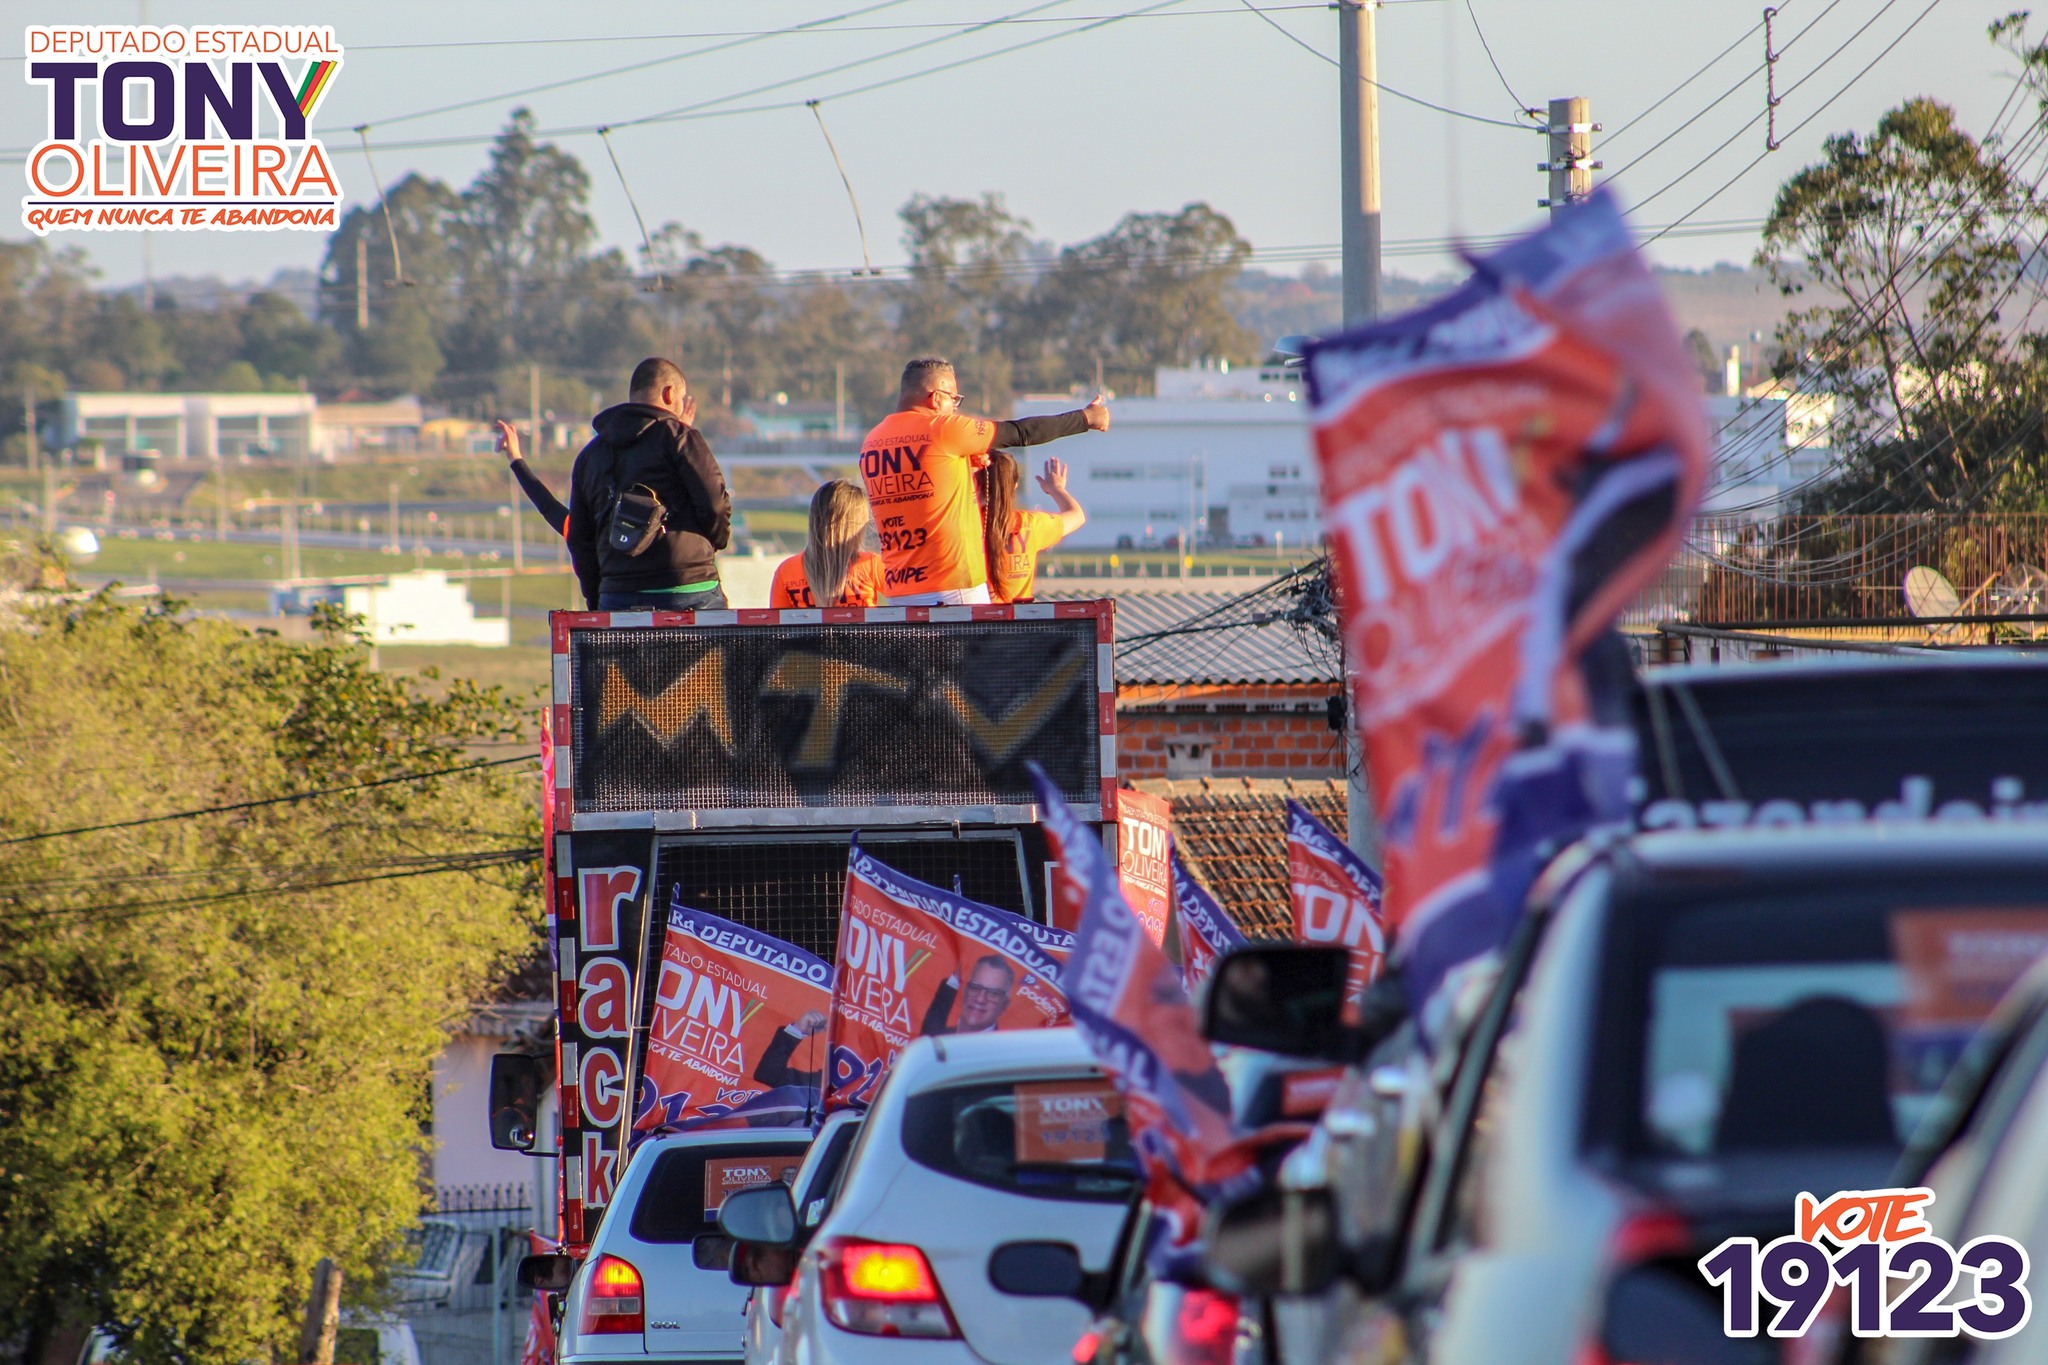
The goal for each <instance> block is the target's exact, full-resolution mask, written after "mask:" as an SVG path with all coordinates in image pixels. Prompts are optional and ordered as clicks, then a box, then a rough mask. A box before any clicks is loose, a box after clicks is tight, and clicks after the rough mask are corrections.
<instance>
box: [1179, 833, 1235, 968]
mask: <svg viewBox="0 0 2048 1365" xmlns="http://www.w3.org/2000/svg"><path fill="white" fill-rule="evenodd" d="M1169 861H1170V863H1171V865H1172V873H1171V875H1172V877H1173V910H1174V916H1175V922H1176V923H1178V924H1179V925H1180V980H1181V985H1183V986H1185V987H1186V988H1187V989H1188V990H1190V991H1192V990H1194V988H1195V986H1196V984H1197V983H1198V982H1200V981H1202V980H1203V979H1204V978H1206V977H1207V976H1208V975H1209V971H1210V969H1211V968H1213V967H1214V966H1215V965H1216V959H1217V958H1219V957H1221V956H1223V955H1224V954H1225V953H1227V952H1229V951H1230V950H1231V949H1233V948H1238V947H1242V946H1243V945H1244V942H1245V937H1244V934H1243V932H1242V931H1240V930H1239V929H1238V927H1237V925H1236V924H1235V923H1233V922H1232V921H1231V918H1230V916H1229V915H1227V914H1225V913H1224V912H1223V907H1222V906H1220V905H1218V904H1217V903H1216V898H1215V897H1214V896H1211V895H1210V894H1209V893H1208V891H1206V890H1205V889H1204V888H1203V886H1202V884H1201V883H1200V882H1198V881H1196V880H1195V879H1194V877H1193V875H1192V874H1190V873H1189V872H1188V869H1187V864H1185V863H1183V862H1182V861H1181V858H1180V846H1179V845H1178V844H1173V845H1170V846H1169Z"/></svg>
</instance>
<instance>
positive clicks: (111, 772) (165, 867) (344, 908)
mask: <svg viewBox="0 0 2048 1365" xmlns="http://www.w3.org/2000/svg"><path fill="white" fill-rule="evenodd" d="M0 690H4V692H5V695H6V696H7V698H8V704H7V706H6V707H5V708H0V736H4V739H0V754H4V757H0V773H4V779H0V781H4V794H5V797H6V800H5V801H4V803H0V841H4V842H0V921H4V922H5V924H6V929H7V932H6V933H5V934H4V935H0V1017H5V1018H6V1019H7V1021H8V1028H7V1034H8V1038H7V1044H6V1046H5V1047H4V1048H0V1238H4V1239H5V1241H6V1244H7V1246H8V1260H9V1266H8V1273H9V1284H8V1292H7V1293H6V1294H0V1339H9V1340H13V1341H15V1342H17V1343H20V1344H21V1345H22V1346H23V1347H24V1348H25V1354H26V1355H27V1356H28V1358H31V1359H33V1358H35V1356H36V1353H37V1352H38V1351H39V1350H40V1349H41V1343H43V1342H45V1341H47V1340H48V1339H49V1333H50V1332H51V1331H52V1329H53V1327H54V1326H55V1325H56V1324H58V1323H59V1322H62V1321H71V1322H80V1323H99V1324H105V1325H106V1326H107V1327H108V1328H109V1329H110V1330H112V1331H113V1333H114V1334H115V1336H116V1337H117V1338H118V1339H119V1341H120V1343H121V1344H122V1346H123V1348H124V1349H125V1350H127V1351H129V1352H132V1353H133V1355H134V1357H135V1358H136V1359H138V1360H140V1361H144V1362H152V1363H153V1362H166V1363H168V1362H179V1363H180V1365H215V1363H216V1362H217V1363H218V1365H231V1363H232V1362H243V1361H249V1360H262V1359H277V1358H280V1357H283V1356H284V1355H285V1354H286V1353H287V1352H288V1351H289V1350H290V1349H291V1346H290V1343H291V1342H292V1340H293V1338H294V1336H295V1332H296V1324H297V1321H298V1315H299V1313H300V1312H301V1311H302V1310H303V1305H304V1300H305V1294H306V1286H307V1282H308V1274H309V1271H310V1268H311V1266H312V1265H313V1263H314V1261H315V1260H316V1259H317V1258H319V1257H321V1256H323V1255H324V1256H332V1257H334V1258H335V1259H336V1261H337V1262H338V1263H339V1264H341V1265H342V1266H343V1268H344V1269H345V1270H346V1271H347V1272H348V1273H349V1274H350V1275H351V1276H352V1277H365V1276H374V1275H375V1274H376V1272H378V1271H379V1270H380V1269H381V1268H383V1267H386V1266H389V1265H391V1264H392V1263H393V1262H394V1259H396V1258H399V1257H401V1256H402V1247H403V1234H404V1231H405V1229H406V1228H407V1226H408V1225H410V1224H411V1223H412V1222H413V1220H414V1219H415V1218H416V1217H417V1215H418V1214H419V1213H420V1211H421V1209H422V1207H423V1203H424V1194H423V1191H422V1188H421V1180H420V1170H421V1165H420V1163H421V1159H422V1155H423V1148H424V1145H425V1142H426V1139H424V1138H423V1137H422V1132H421V1126H420V1125H421V1121H422V1119H423V1118H424V1117H425V1116H424V1114H423V1112H422V1105H423V1102H424V1101H423V1096H424V1093H425V1088H426V1079H427V1075H428V1068H429V1065H430V1063H431V1059H432V1058H433V1057H434V1055H435V1054H436V1053H437V1052H438V1051H439V1049H440V1048H441V1047H442V1045H443V1042H444V1038H445V1029H446V1027H447V1025H448V1023H449V1022H450V1021H452V1020H454V1019H456V1018H459V1017H460V1016H461V1015H462V1013H463V1012H464V1010H465V1009H466V1007H467V1006H468V1005H469V1004H470V1003H471V1002H473V1001H476V1000H479V999H482V998H485V993H486V992H487V991H488V990H489V988H490V987H491V986H492V985H493V983H494V982H495V981H497V980H500V979H502V973H503V971H504V970H505V968H506V966H507V964H509V963H511V962H514V961H516V960H522V959H524V958H525V957H526V956H527V955H528V954H529V953H530V952H531V951H532V948H533V945H534V943H535V924H534V910H535V907H536V906H537V904H538V896H537V894H536V890H537V888H536V887H535V885H534V884H533V878H534V875H535V874H534V871H533V869H532V868H531V866H530V865H529V864H528V862H527V859H528V857H529V855H530V853H531V852H532V850H531V845H532V844H533V843H534V842H535V835H536V831H535V829H534V827H533V826H534V817H533V814H532V803H531V791H530V786H531V777H530V775H515V773H514V772H513V771H511V770H509V769H506V768H502V767H500V768H493V769H482V770H478V769H474V768H472V769H470V770H469V771H466V772H463V773H460V774H457V775H451V776H444V777H440V778H436V779H433V780H430V781H420V782H403V783H398V784H394V785H388V786H381V787H374V788H368V789H359V790H354V791H350V792H348V793H346V794H342V795H336V796H331V797H323V798H320V799H318V800H311V801H301V802H293V803H289V804H282V805H270V806H246V807H244V808H242V809H239V810H235V811H231V812H226V813H221V814H212V815H204V816H197V817H193V818H179V819H173V820H168V821H164V822H161V823H155V824H147V825H139V826H134V827H130V828H124V829H110V830H105V831H103V832H100V833H93V834H81V835H77V836H75V837H58V838H49V839H42V840H38V841H36V842H29V843H21V842H15V841H16V840H18V839H19V838H20V837H21V836H26V835H35V834H41V833H43V832H45V831H50V830H61V829H66V828H70V827H75V826H84V825H104V824H107V823H109V822H119V821H122V820H133V819H136V818H140V817H146V816H154V815H158V814H162V813H165V812H167V811H176V810H181V809H193V808H199V807H208V806H216V805H224V804H230V803H247V802H261V801H264V800H266V799H269V798H274V797H278V796H283V795H291V794H296V793H300V792H303V791H306V790H309V789H315V788H326V787H336V786H348V785H350V784H358V783H364V782H373V781H376V780H378V779H381V778H387V777H392V776H403V775H411V774H417V773H422V772H433V771H438V770H442V769H447V768H451V767H457V766H460V765H463V764H464V763H465V762H468V761H470V759H469V758H468V756H469V755H470V754H473V753H474V752H475V751H474V749H473V748H471V747H470V746H472V745H474V744H475V743H477V742H479V741H502V740H508V739H514V738H517V739H522V740H523V739H524V738H525V737H526V734H527V733H528V729H529V727H528V726H527V724H526V723H525V717H524V716H523V715H522V714H520V712H519V711H518V710H517V709H516V708H513V707H511V706H509V705H508V704H507V701H506V699H505V697H504V696H502V695H501V694H499V693H497V692H496V691H494V690H493V691H481V690H478V689H476V688H474V687H470V686H467V685H463V684H456V685H454V686H452V687H450V688H448V689H447V690H446V691H445V692H444V693H441V694H439V695H437V696H436V695H428V694H426V693H423V692H421V691H418V690H415V688H413V687H412V686H409V685H408V684H407V683H406V682H404V681H402V680H398V679H393V678H391V677H389V676H386V675H382V674H378V673H375V672H373V671H371V670H370V669H369V667H368V666H367V661H366V659H365V657H364V652H363V651H362V650H361V649H360V648H359V647H357V646H356V645H355V644H354V642H353V641H352V640H341V641H336V640H332V639H330V640H329V641H327V642H325V643H313V644H291V643H286V642H284V641H281V640H279V639H277V638H275V637H274V636H267V635H249V634H245V633H243V632H241V631H239V630H236V629H234V628H232V627H230V626H228V625H226V624H223V623H218V622H204V621H192V620H186V619H180V618H178V617H174V616H172V615H168V614H164V613H161V612H143V611H138V610H135V609H132V608H127V607H122V606H118V605H115V604H113V603H111V602H110V601H108V600H106V599H104V598H101V599H94V600H93V601H91V602H89V603H87V604H85V605H84V606H82V607H77V608H50V609H45V610H38V611H33V612H31V613H30V615H29V616H28V617H27V618H26V619H23V620H18V621H15V622H12V623H10V624H9V625H8V626H7V627H6V628H5V629H4V630H0ZM451 867H454V868H468V869H469V870H468V871H466V872H462V871H455V872H450V871H446V870H444V869H447V868H451ZM426 873H434V874H435V875H422V874H426Z"/></svg>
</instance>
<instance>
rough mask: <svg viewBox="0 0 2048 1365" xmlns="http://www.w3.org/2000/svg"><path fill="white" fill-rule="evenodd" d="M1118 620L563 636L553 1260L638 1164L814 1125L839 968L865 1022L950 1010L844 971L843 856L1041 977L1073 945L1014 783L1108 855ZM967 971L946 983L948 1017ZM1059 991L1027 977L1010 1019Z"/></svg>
mask: <svg viewBox="0 0 2048 1365" xmlns="http://www.w3.org/2000/svg"><path fill="white" fill-rule="evenodd" d="M1113 619H1114V618H1113V615H1112V610H1111V604H1110V603H1108V602H1056V603H1051V602H1049V603H1035V604H1032V603H1026V604H1019V605H1016V606H978V607H971V608H970V607H956V608H947V607H929V608H920V607H895V608H888V607H882V608H866V609H862V608H834V609H831V610H827V611H818V610H788V611H719V612H703V613H690V612H673V613H670V612H657V613H646V612H641V613H616V614H614V613H605V612H557V613H555V615H554V618H553V643H554V656H555V657H554V696H553V699H552V704H551V706H550V708H549V711H548V719H547V731H548V741H549V743H548V748H549V751H550V755H551V763H550V766H549V767H548V768H547V769H546V770H545V777H544V781H545V782H546V783H547V784H548V785H547V788H546V792H545V799H546V801H547V808H548V809H547V813H548V817H549V821H550V829H551V830H552V835H551V838H550V841H549V846H548V857H549V863H550V866H549V883H550V886H551V888H552V892H551V898H550V915H549V920H550V926H551V932H550V942H551V946H552V948H553V957H554V965H555V971H556V992H557V1021H558V1027H559V1036H560V1040H561V1054H560V1067H559V1079H558V1090H557V1103H558V1110H559V1115H560V1136H561V1141H560V1146H559V1150H560V1152H561V1153H562V1158H561V1165H560V1168H559V1179H560V1196H561V1197H560V1200H559V1202H558V1207H559V1208H560V1209H561V1226H560V1229H559V1232H560V1237H561V1240H562V1241H563V1242H565V1243H566V1244H567V1245H568V1246H570V1247H571V1248H580V1247H582V1246H584V1245H587V1243H588V1240H589V1237H590V1235H591V1233H592V1232H594V1231H595V1229H596V1227H597V1220H598V1218H599V1217H600V1216H601V1215H602V1213H603V1211H604V1206H605V1205H606V1204H607V1203H608V1202H609V1201H610V1199H611V1196H612V1191H613V1189H614V1188H615V1187H616V1183H617V1181H618V1178H619V1176H620V1174H621V1173H622V1172H623V1170H624V1162H625V1157H626V1155H627V1153H629V1152H630V1150H631V1149H632V1146H633V1144H634V1143H636V1142H639V1141H644V1140H647V1139H648V1138H649V1137H650V1136H653V1135H658V1134H660V1133H664V1132H672V1131H677V1130H679V1129H695V1128H698V1127H702V1126H705V1125H720V1126H730V1125H733V1124H739V1123H745V1122H747V1121H748V1120H749V1119H753V1118H759V1117H762V1116H763V1115H764V1114H765V1113H766V1112H767V1109H768V1108H773V1109H774V1111H775V1112H776V1113H777V1114H783V1115H792V1116H795V1117H793V1118H792V1119H789V1120H787V1121H801V1116H802V1115H803V1114H804V1113H806V1112H810V1110H809V1108H808V1098H807V1097H813V1096H817V1095H818V1092H819V1090H820V1089H821V1088H822V1081H823V1080H824V1076H823V1075H822V1074H821V1073H827V1072H829V1071H830V1070H831V1066H830V1064H829V1049H828V1047H827V1044H828V1042H830V1041H832V1040H829V1039H828V1038H827V1036H826V1034H825V1032H824V1031H823V1015H822V1009H823V1006H822V1004H821V1001H822V1000H823V999H824V998H826V997H829V996H830V994H831V985H830V975H831V969H830V964H832V963H834V962H837V961H841V960H847V961H858V962H859V963H861V964H863V965H864V967H872V968H874V969H875V970H874V971H873V972H867V971H863V972H862V973H859V975H860V977H861V982H862V984H863V985H864V986H867V987H872V988H873V991H872V994H873V1000H872V1001H871V1003H873V1004H875V1006H876V1007H877V1008H878V1009H882V1008H885V1007H886V1004H887V1002H886V1001H885V1000H884V999H883V995H882V992H881V986H882V985H883V984H884V983H886V982H889V981H895V980H896V978H897V977H898V976H901V977H902V978H903V980H902V981H901V982H900V983H899V985H900V986H906V987H908V986H917V985H919V984H920V983H922V985H925V986H929V987H931V989H929V990H925V991H924V992H923V994H924V995H925V996H929V995H931V994H932V990H938V989H942V988H943V987H944V979H945V978H946V976H947V975H948V972H947V971H938V970H936V969H935V966H934V965H933V964H930V963H923V964H919V963H916V962H914V961H913V955H912V954H911V952H910V950H911V946H912V945H909V944H907V943H889V942H885V941H883V939H881V938H875V937H873V936H872V935H870V936H869V938H868V939H866V940H855V941H850V942H849V943H848V944H847V945H845V946H846V953H844V954H842V952H841V944H840V942H839V933H840V924H841V917H840V912H841V907H842V903H843V901H844V899H845V894H846V886H847V880H848V878H847V864H848V856H849V851H850V849H851V848H852V846H853V842H854V836H855V834H856V832H857V833H858V835H859V840H860V848H861V850H862V852H863V854H864V855H865V856H868V857H870V858H871V859H872V860H873V862H874V863H875V864H877V865H879V867H881V868H883V869H887V870H888V871H889V872H892V873H895V874H900V876H901V877H902V878H905V879H911V881H914V882H915V883H922V884H924V885H925V886H926V887H928V888H935V889H938V890H939V891H942V892H946V893H948V894H950V895H951V896H952V897H953V899H955V900H957V901H958V902H959V903H960V904H961V905H966V906H973V907H976V913H977V914H979V915H980V916H981V918H982V919H983V920H987V921H988V925H981V921H980V920H977V921H976V924H977V925H981V927H980V929H978V930H977V932H991V930H989V925H994V926H997V927H999V928H1001V927H1006V931H1007V932H1008V933H1009V934H1010V935H1011V937H1013V938H1015V939H1016V940H1017V943H1018V945H1019V946H1018V951H1019V952H1021V953H1024V954H1025V955H1026V956H1028V957H1031V958H1032V960H1033V961H1036V959H1037V957H1039V956H1042V955H1043V951H1044V948H1045V945H1046V944H1047V943H1049V942H1059V943H1064V942H1067V941H1068V940H1067V938H1066V936H1065V935H1064V934H1057V933H1055V931H1054V929H1053V928H1052V925H1051V921H1052V915H1051V912H1050V907H1049V906H1048V905H1047V904H1046V903H1045V896H1044V894H1043V890H1042V888H1044V887H1045V886H1046V885H1047V884H1048V879H1047V876H1046V863H1047V861H1048V856H1047V845H1046V839H1045V836H1044V833H1043V831H1042V829H1041V825H1040V820H1041V807H1040V803H1039V797H1038V793H1037V791H1036V789H1035V788H1034V787H1033V786H1032V784H1031V778H1030V773H1029V765H1033V764H1035V765H1037V766H1038V767H1040V768H1042V769H1043V770H1044V771H1045V772H1046V773H1048V774H1049V775H1050V776H1051V779H1052V781H1053V782H1054V783H1055V785H1056V787H1057V789H1058V790H1059V791H1060V792H1061V794H1062V796H1063V797H1064V798H1065V799H1066V801H1067V802H1068V804H1069V805H1070V806H1071V807H1072V808H1073V809H1074V811H1075V812H1076V813H1077V815H1078V816H1079V817H1080V818H1081V819H1082V820H1083V821H1085V822H1087V823H1089V824H1091V825H1092V826H1093V827H1094V829H1095V831H1096V834H1097V837H1104V836H1105V835H1106V834H1107V832H1108V831H1107V830H1106V829H1105V826H1106V825H1107V824H1108V822H1110V821H1113V820H1114V819H1115V817H1116V802H1115V796H1116V780H1117V774H1116V736H1115V732H1114V724H1115V715H1116V707H1115V688H1116V683H1115V679H1114V677H1113V676H1112V664H1111V660H1112V657H1113V656H1112V648H1111V646H1112V641H1113V638H1114V637H1113ZM878 875H881V874H879V873H878ZM990 911H993V912H995V913H994V914H990V913H989V912H990ZM868 928H869V926H866V925H863V926H862V928H861V930H860V931H856V932H865V931H866V930H867V929H868ZM1041 936H1043V937H1041ZM885 937H886V936H885ZM990 951H993V950H992V949H991V950H990ZM975 962H976V959H973V958H970V960H969V961H968V962H967V963H965V964H964V965H962V966H961V967H960V970H958V971H957V972H955V975H958V976H959V977H960V978H961V982H960V984H959V985H958V986H957V987H956V988H954V989H956V990H957V991H958V992H959V993H961V994H962V995H964V994H966V992H967V988H968V987H969V986H970V985H974V984H975V981H974V980H970V979H969V978H970V977H971V976H972V971H973V968H974V966H975ZM920 965H921V966H922V970H921V971H919V970H916V969H917V968H918V967H919V966H920ZM948 970H952V969H950V968H949V969H948ZM1050 975H1051V973H1050V969H1048V971H1047V972H1045V973H1032V972H1025V971H1019V972H1018V974H1017V980H1016V983H1015V986H1016V993H1017V999H1018V1008H1019V1009H1022V1008H1025V1007H1026V1006H1027V1005H1029V1004H1031V1003H1032V1001H1033V1000H1035V998H1036V997H1035V996H1034V995H1033V992H1038V993H1041V994H1042V993H1043V991H1042V990H1041V989H1040V987H1039V985H1038V984H1037V982H1038V981H1039V979H1040V977H1041V976H1043V977H1044V978H1045V979H1048V980H1049V979H1050ZM927 977H929V978H932V979H931V981H929V982H926V981H925V978H927ZM870 978H872V979H870ZM912 978H915V979H914V980H913V979H912ZM1027 978H1030V979H1027ZM1027 997H1030V999H1027ZM929 1004H930V1002H929V1001H928V1000H923V999H922V997H921V1003H920V1007H919V1011H918V1014H917V1017H916V1018H912V1019H911V1020H910V1028H911V1030H912V1031H914V1030H915V1029H916V1028H917V1027H918V1025H919V1023H920V1022H921V1020H922V1018H923V1016H924V1014H925V1013H926V1012H928V1011H927V1008H926V1007H927V1006H928V1005H929ZM791 1096H796V1097H797V1099H796V1100H794V1101H792V1100H790V1099H789V1097H791ZM764 1106H765V1107H764ZM776 1121H785V1120H782V1119H778V1120H776ZM1048 1132H1049V1133H1050V1132H1052V1129H1051V1128H1048ZM1048 1140H1051V1139H1050V1138H1048ZM710 1198H712V1194H711V1193H710V1192H707V1199H710Z"/></svg>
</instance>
